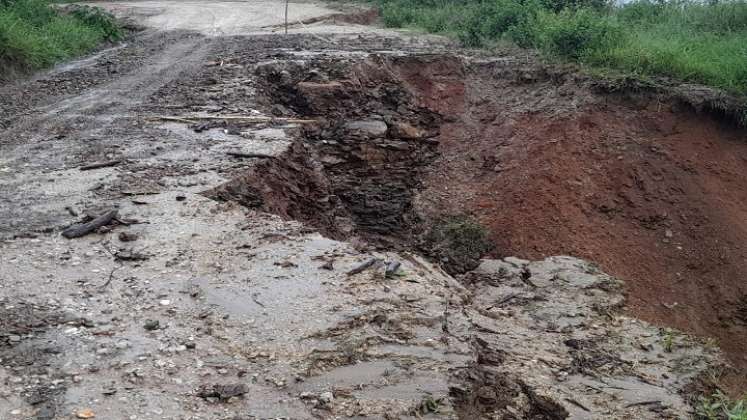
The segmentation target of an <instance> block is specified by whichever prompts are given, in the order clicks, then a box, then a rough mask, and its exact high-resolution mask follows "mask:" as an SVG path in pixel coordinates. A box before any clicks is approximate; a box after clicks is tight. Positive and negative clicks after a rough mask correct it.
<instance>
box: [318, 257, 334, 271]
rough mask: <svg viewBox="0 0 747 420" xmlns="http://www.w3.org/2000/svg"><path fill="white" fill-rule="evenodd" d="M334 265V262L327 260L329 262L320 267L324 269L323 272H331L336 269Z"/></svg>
mask: <svg viewBox="0 0 747 420" xmlns="http://www.w3.org/2000/svg"><path fill="white" fill-rule="evenodd" d="M332 264H333V263H332V260H327V262H325V263H324V264H322V265H320V266H319V268H320V269H322V270H330V271H331V270H334V269H335V267H334V265H332Z"/></svg>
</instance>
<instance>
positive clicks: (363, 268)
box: [347, 258, 381, 276]
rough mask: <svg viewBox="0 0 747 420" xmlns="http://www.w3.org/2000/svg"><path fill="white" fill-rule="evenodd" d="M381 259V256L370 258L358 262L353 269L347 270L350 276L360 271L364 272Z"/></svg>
mask: <svg viewBox="0 0 747 420" xmlns="http://www.w3.org/2000/svg"><path fill="white" fill-rule="evenodd" d="M378 261H381V260H380V259H379V258H369V259H368V260H366V261H364V262H362V263H360V264H358V265H357V266H355V267H353V269H352V270H350V271H348V272H347V275H348V276H354V275H356V274H358V273H362V272H364V271H366V270H368V269H369V268H371V267H372V266H373V265H374V264H376V262H378Z"/></svg>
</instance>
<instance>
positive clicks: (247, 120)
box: [146, 115, 317, 124]
mask: <svg viewBox="0 0 747 420" xmlns="http://www.w3.org/2000/svg"><path fill="white" fill-rule="evenodd" d="M146 119H148V120H163V121H176V122H184V123H188V124H194V123H195V122H197V121H198V120H227V121H229V120H230V121H239V122H242V123H247V124H251V123H285V124H313V123H316V122H317V120H305V119H299V118H278V117H246V116H241V115H184V116H168V115H159V116H155V117H148V118H146Z"/></svg>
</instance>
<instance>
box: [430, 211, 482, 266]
mask: <svg viewBox="0 0 747 420" xmlns="http://www.w3.org/2000/svg"><path fill="white" fill-rule="evenodd" d="M424 239H425V243H426V247H427V249H428V251H429V252H430V254H432V255H433V256H434V257H436V258H438V259H439V260H440V261H441V262H442V263H443V264H444V268H445V269H446V271H448V272H449V273H452V274H454V273H464V272H466V271H469V270H472V269H474V268H475V267H477V265H478V264H479V262H480V258H482V256H483V255H485V254H486V253H487V252H488V251H490V249H491V247H492V244H491V242H490V241H489V238H488V231H487V230H486V229H485V228H484V227H482V225H480V224H479V223H478V222H477V221H475V220H474V219H472V218H471V217H468V216H463V215H460V216H449V217H445V218H443V219H441V220H439V221H437V222H436V223H434V224H433V225H432V227H431V229H430V230H429V232H428V233H427V234H426V236H425V238H424Z"/></svg>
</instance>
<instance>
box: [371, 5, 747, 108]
mask: <svg viewBox="0 0 747 420" xmlns="http://www.w3.org/2000/svg"><path fill="white" fill-rule="evenodd" d="M378 2H379V6H380V8H381V12H382V13H381V14H382V18H383V21H384V23H385V24H386V25H387V26H391V27H411V28H419V29H422V30H426V31H429V32H434V33H440V34H445V35H449V36H453V37H455V38H457V39H459V40H461V41H462V43H463V44H464V45H465V46H468V47H481V46H488V45H490V44H491V43H493V42H495V41H498V40H503V41H506V40H507V41H511V42H513V43H515V44H517V45H519V46H522V47H526V48H533V49H537V50H539V51H541V52H542V53H544V54H545V55H547V56H552V57H556V58H562V59H565V60H569V61H573V62H577V63H581V64H583V65H586V66H589V67H592V68H598V69H614V70H618V71H623V72H626V73H629V74H631V75H633V76H640V77H650V76H667V77H670V78H674V79H676V80H680V81H683V82H692V83H702V84H705V85H708V86H713V87H717V88H721V89H724V90H726V91H729V92H732V93H737V94H747V2H746V1H745V0H722V1H721V2H709V3H700V2H694V1H689V0H674V1H655V2H654V1H650V0H638V1H634V2H632V3H629V4H627V5H624V6H612V5H611V4H609V3H606V2H604V1H601V0H378Z"/></svg>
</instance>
